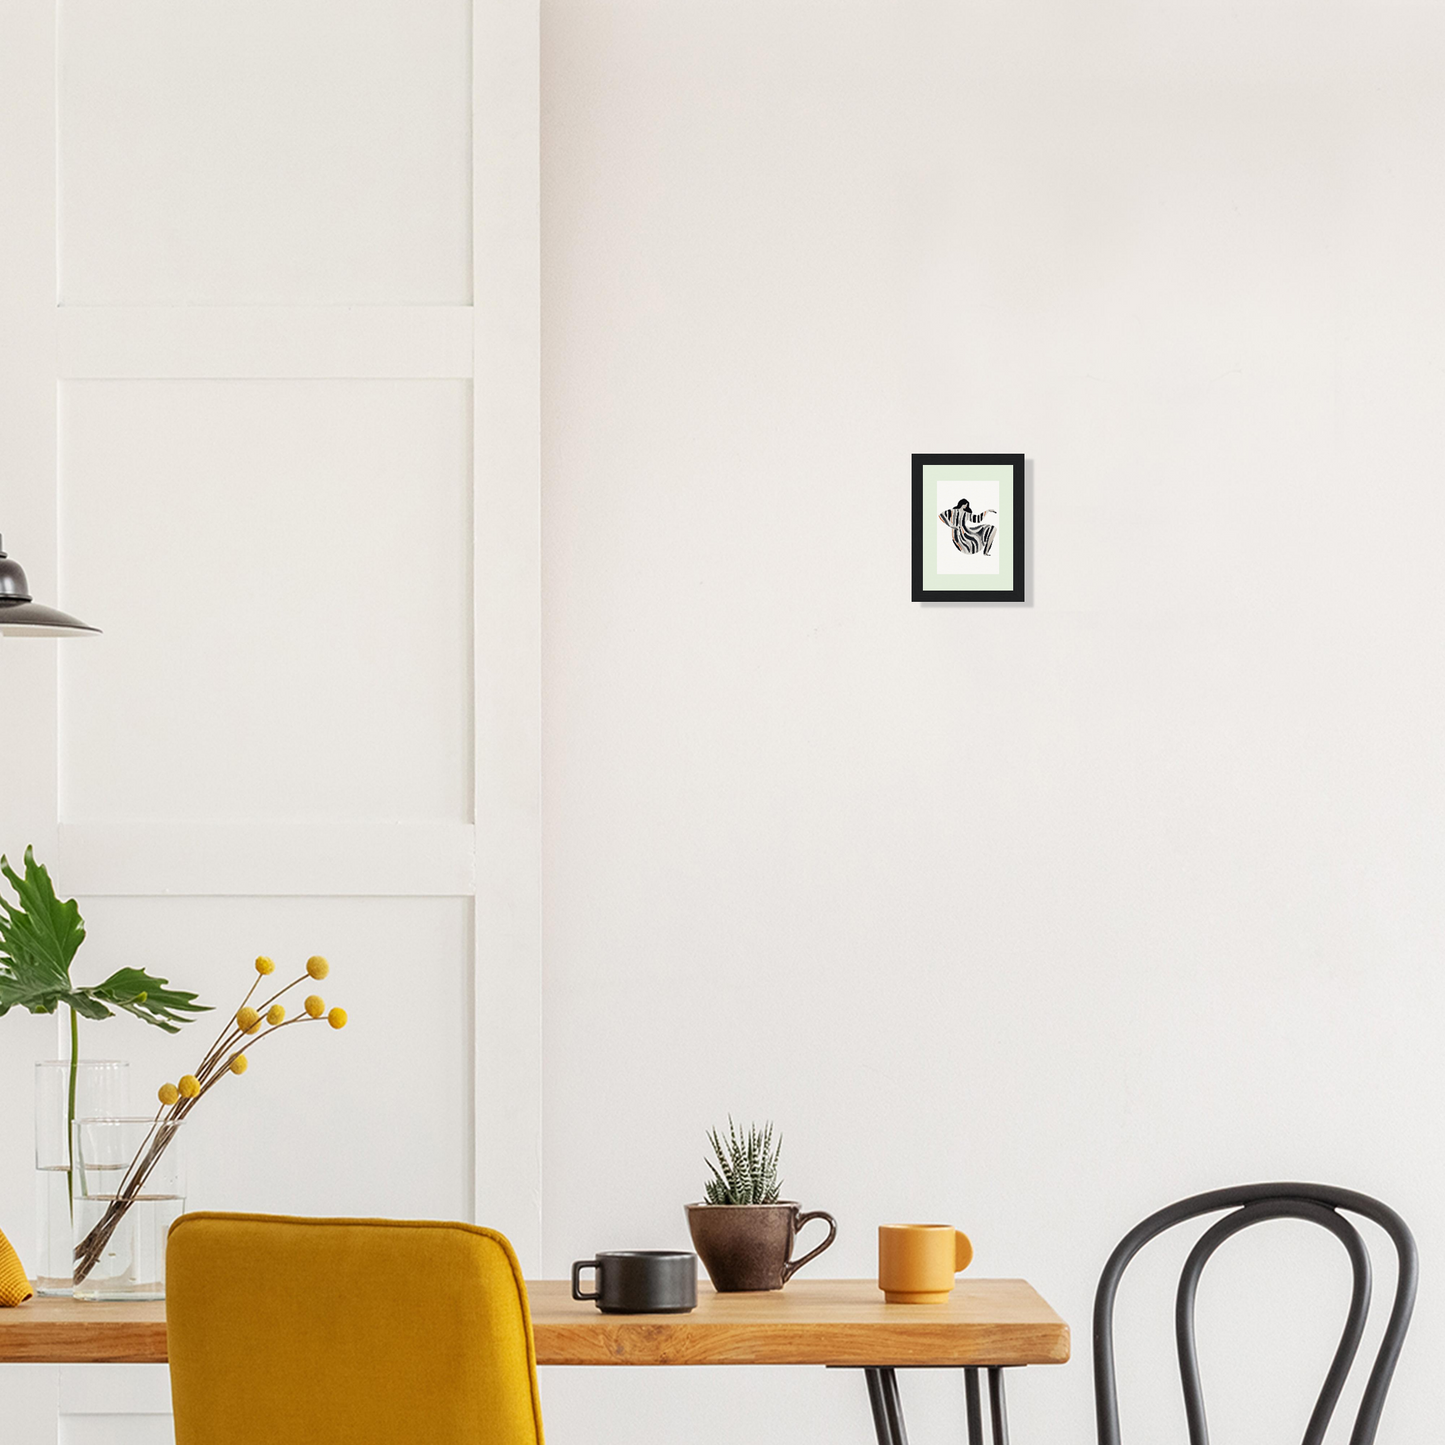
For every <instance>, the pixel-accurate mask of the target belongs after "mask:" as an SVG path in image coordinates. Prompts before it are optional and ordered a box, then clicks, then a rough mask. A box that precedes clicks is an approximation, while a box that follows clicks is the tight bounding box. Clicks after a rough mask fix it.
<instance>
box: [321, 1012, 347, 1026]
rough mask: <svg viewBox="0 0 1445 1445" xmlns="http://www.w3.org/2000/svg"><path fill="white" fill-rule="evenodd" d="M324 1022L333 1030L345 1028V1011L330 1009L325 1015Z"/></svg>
mask: <svg viewBox="0 0 1445 1445" xmlns="http://www.w3.org/2000/svg"><path fill="white" fill-rule="evenodd" d="M326 1022H327V1023H329V1024H330V1025H331V1027H332V1028H334V1029H344V1028H345V1027H346V1010H345V1009H344V1008H334V1009H332V1010H331V1012H330V1013H329V1014H327V1015H326Z"/></svg>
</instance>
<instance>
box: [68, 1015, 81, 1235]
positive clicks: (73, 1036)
mask: <svg viewBox="0 0 1445 1445" xmlns="http://www.w3.org/2000/svg"><path fill="white" fill-rule="evenodd" d="M79 1070H80V1015H79V1014H77V1013H76V1011H75V1010H74V1009H73V1008H72V1009H71V1010H70V1097H69V1101H68V1103H67V1106H66V1110H65V1158H66V1161H67V1163H68V1164H69V1165H70V1167H69V1168H68V1169H67V1170H66V1171H65V1187H66V1190H67V1192H68V1193H69V1195H70V1218H71V1221H72V1222H74V1220H75V1078H76V1074H77V1073H78V1072H79Z"/></svg>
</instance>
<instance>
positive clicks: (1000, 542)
mask: <svg viewBox="0 0 1445 1445" xmlns="http://www.w3.org/2000/svg"><path fill="white" fill-rule="evenodd" d="M913 600H914V601H915V602H1022V601H1023V600H1024V459H1023V454H1022V453H1014V452H997V453H994V452H989V453H983V452H914V453H913Z"/></svg>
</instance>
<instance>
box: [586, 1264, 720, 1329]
mask: <svg viewBox="0 0 1445 1445" xmlns="http://www.w3.org/2000/svg"><path fill="white" fill-rule="evenodd" d="M584 1269H590V1270H594V1271H595V1272H596V1276H597V1288H596V1289H595V1290H594V1291H593V1292H592V1293H591V1294H587V1293H585V1292H584V1291H583V1289H582V1271H583V1270H584ZM572 1298H573V1299H583V1300H589V1299H590V1300H595V1301H596V1302H597V1308H598V1309H600V1310H601V1311H603V1313H604V1314H610V1315H681V1314H686V1313H687V1312H688V1310H690V1309H694V1308H696V1306H697V1256H696V1255H695V1254H689V1253H686V1252H680V1251H677V1250H671V1249H614V1250H606V1251H602V1252H600V1253H598V1255H597V1256H596V1258H594V1259H579V1260H578V1261H577V1263H576V1264H574V1265H573V1266H572Z"/></svg>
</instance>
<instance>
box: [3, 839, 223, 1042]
mask: <svg viewBox="0 0 1445 1445" xmlns="http://www.w3.org/2000/svg"><path fill="white" fill-rule="evenodd" d="M0 874H4V876H5V878H6V879H7V881H8V882H9V884H10V886H11V887H12V888H13V889H14V890H15V896H16V899H17V902H15V903H11V902H9V901H8V900H7V899H6V898H4V897H3V896H0V1016H3V1015H5V1014H7V1013H9V1012H10V1010H11V1009H12V1008H23V1009H27V1010H29V1012H31V1013H33V1014H51V1013H54V1012H55V1010H56V1009H57V1008H59V1007H60V1006H61V1005H62V1004H63V1005H65V1006H66V1007H67V1008H71V1009H74V1010H75V1012H76V1013H77V1014H79V1015H80V1016H81V1017H82V1018H87V1019H108V1018H113V1017H114V1016H115V1010H116V1009H124V1010H125V1012H126V1013H129V1014H134V1015H135V1016H136V1018H138V1019H144V1020H145V1022H146V1023H148V1024H154V1025H155V1027H156V1028H159V1029H165V1031H166V1032H167V1033H172V1034H173V1033H176V1032H177V1026H178V1025H179V1024H183V1023H189V1022H190V1020H189V1019H188V1018H186V1017H185V1015H186V1014H194V1013H200V1012H204V1011H206V1010H207V1006H206V1005H205V1004H199V1003H197V1002H196V995H195V994H193V993H183V992H182V991H181V990H179V989H172V988H168V987H167V986H166V985H167V980H165V979H163V978H154V977H152V976H151V975H150V974H148V973H147V972H146V971H145V970H144V969H140V968H122V969H120V970H119V971H118V972H116V973H113V974H111V976H110V977H109V978H108V979H106V980H105V982H104V983H98V984H94V985H92V986H91V987H89V988H77V987H76V986H75V985H74V984H73V983H71V981H70V964H71V961H72V960H73V959H74V957H75V954H76V950H77V949H78V948H79V947H80V945H81V944H82V943H84V942H85V920H84V919H82V918H81V916H80V909H79V908H77V907H76V904H75V900H74V899H73V898H68V899H65V900H64V901H62V900H61V899H59V898H57V897H56V896H55V887H54V885H53V884H52V883H51V881H50V874H49V873H48V872H47V871H46V868H45V865H44V864H43V863H37V862H36V861H35V852H34V850H33V849H31V848H27V849H26V850H25V873H24V875H23V876H22V875H21V874H19V873H17V872H16V871H15V870H14V869H13V868H12V867H11V866H10V861H9V859H7V858H5V857H3V856H0Z"/></svg>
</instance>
